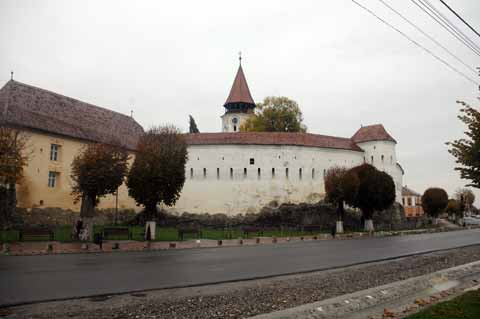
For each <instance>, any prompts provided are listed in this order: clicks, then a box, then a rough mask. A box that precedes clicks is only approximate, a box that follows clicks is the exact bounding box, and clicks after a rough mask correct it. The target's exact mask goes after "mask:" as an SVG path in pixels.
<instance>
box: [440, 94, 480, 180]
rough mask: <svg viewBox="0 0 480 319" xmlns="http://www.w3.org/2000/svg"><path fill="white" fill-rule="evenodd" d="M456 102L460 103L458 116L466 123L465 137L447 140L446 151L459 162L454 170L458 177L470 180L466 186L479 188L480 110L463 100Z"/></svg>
mask: <svg viewBox="0 0 480 319" xmlns="http://www.w3.org/2000/svg"><path fill="white" fill-rule="evenodd" d="M457 103H458V104H461V105H462V108H461V109H460V115H459V116H458V118H459V119H460V121H462V122H463V123H465V124H466V125H467V131H466V132H465V135H466V136H467V137H466V138H461V139H458V140H455V141H453V142H448V143H447V145H449V146H450V147H451V148H450V149H449V150H448V151H449V153H450V154H452V155H453V156H454V157H455V158H456V163H457V164H459V166H457V167H455V170H456V171H459V172H460V177H461V178H462V179H466V180H469V181H470V183H469V184H467V186H471V187H475V188H480V112H479V111H477V110H476V109H474V108H473V107H471V106H470V105H468V104H467V103H465V102H463V101H457Z"/></svg>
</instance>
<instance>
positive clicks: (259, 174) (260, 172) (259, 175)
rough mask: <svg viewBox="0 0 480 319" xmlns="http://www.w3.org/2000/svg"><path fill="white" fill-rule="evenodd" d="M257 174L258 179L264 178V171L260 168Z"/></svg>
mask: <svg viewBox="0 0 480 319" xmlns="http://www.w3.org/2000/svg"><path fill="white" fill-rule="evenodd" d="M257 174H258V179H260V178H261V177H262V170H261V169H260V167H259V168H258V171H257Z"/></svg>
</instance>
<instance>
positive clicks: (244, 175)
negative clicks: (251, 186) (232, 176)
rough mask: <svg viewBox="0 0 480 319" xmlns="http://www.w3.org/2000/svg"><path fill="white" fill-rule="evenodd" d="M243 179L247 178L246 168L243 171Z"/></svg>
mask: <svg viewBox="0 0 480 319" xmlns="http://www.w3.org/2000/svg"><path fill="white" fill-rule="evenodd" d="M243 178H247V169H246V168H244V169H243Z"/></svg>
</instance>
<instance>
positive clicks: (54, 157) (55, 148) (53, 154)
mask: <svg viewBox="0 0 480 319" xmlns="http://www.w3.org/2000/svg"><path fill="white" fill-rule="evenodd" d="M59 150H60V145H58V144H51V145H50V160H51V161H58V153H59Z"/></svg>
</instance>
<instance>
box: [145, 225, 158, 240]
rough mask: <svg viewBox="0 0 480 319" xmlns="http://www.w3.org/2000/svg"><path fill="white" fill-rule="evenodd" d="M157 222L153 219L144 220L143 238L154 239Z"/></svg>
mask: <svg viewBox="0 0 480 319" xmlns="http://www.w3.org/2000/svg"><path fill="white" fill-rule="evenodd" d="M156 227H157V223H156V222H155V221H147V222H145V240H155V230H156Z"/></svg>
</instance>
